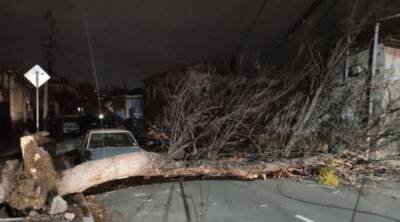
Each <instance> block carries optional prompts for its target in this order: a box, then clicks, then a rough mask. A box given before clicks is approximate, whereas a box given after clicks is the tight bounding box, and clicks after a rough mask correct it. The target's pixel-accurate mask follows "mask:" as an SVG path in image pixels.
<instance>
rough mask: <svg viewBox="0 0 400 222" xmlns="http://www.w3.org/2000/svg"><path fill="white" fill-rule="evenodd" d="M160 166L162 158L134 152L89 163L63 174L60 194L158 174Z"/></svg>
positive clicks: (59, 184) (59, 189)
mask: <svg viewBox="0 0 400 222" xmlns="http://www.w3.org/2000/svg"><path fill="white" fill-rule="evenodd" d="M159 164H160V157H159V156H158V155H156V154H154V153H148V152H134V153H129V154H123V155H118V156H114V157H110V158H106V159H101V160H94V161H88V162H85V163H82V164H79V165H77V166H76V167H74V168H71V169H68V170H65V171H63V172H62V176H61V178H60V180H59V182H58V193H59V194H60V195H66V194H70V193H77V192H82V191H84V190H86V189H87V188H89V187H92V186H95V185H98V184H101V183H104V182H107V181H111V180H117V179H123V178H127V177H130V176H139V175H143V176H145V175H152V174H155V173H156V171H157V169H158V166H159Z"/></svg>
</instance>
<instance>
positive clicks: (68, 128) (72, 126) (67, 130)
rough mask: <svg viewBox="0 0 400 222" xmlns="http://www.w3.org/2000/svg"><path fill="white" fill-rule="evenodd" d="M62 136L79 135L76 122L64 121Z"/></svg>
mask: <svg viewBox="0 0 400 222" xmlns="http://www.w3.org/2000/svg"><path fill="white" fill-rule="evenodd" d="M62 131H63V134H79V133H80V131H81V130H80V127H79V124H78V123H77V122H76V121H66V122H63V123H62Z"/></svg>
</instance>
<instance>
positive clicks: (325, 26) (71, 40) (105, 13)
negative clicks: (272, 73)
mask: <svg viewBox="0 0 400 222" xmlns="http://www.w3.org/2000/svg"><path fill="white" fill-rule="evenodd" d="M264 1H265V2H264ZM348 2H349V1H347V0H338V1H335V0H332V1H318V0H251V1H249V0H229V1H228V0H225V1H223V0H202V1H188V0H168V1H166V0H136V1H127V0H126V1H122V0H115V1H109V0H108V1H106V0H87V1H83V0H82V1H67V0H18V1H16V0H13V1H12V0H0V27H1V31H0V64H1V65H3V66H8V67H12V68H16V69H18V70H20V71H25V70H28V69H29V68H30V67H32V66H33V65H34V64H40V65H41V66H42V67H45V64H46V56H45V42H46V38H47V33H48V29H49V20H47V19H46V17H45V15H46V10H51V11H52V12H53V15H54V29H53V30H54V31H53V48H52V57H51V60H52V63H53V70H54V72H56V73H58V74H59V75H62V76H65V77H67V78H68V79H70V80H71V81H73V82H81V81H89V82H93V75H92V69H91V61H90V53H89V47H88V41H87V38H86V35H85V25H84V22H83V15H84V14H86V17H87V21H88V28H89V29H88V30H89V34H90V40H91V41H92V45H93V53H94V58H95V64H96V68H97V72H98V78H99V83H100V85H101V86H122V85H123V81H124V80H126V81H127V83H128V86H129V87H137V86H140V85H141V80H142V79H144V78H146V77H148V76H150V75H153V74H157V73H159V72H162V71H165V70H168V69H173V68H175V67H179V66H182V65H184V64H188V63H193V62H196V61H201V60H203V59H207V58H210V59H212V58H218V57H229V56H231V55H233V54H235V52H237V49H238V48H239V47H240V46H243V51H244V52H248V53H250V52H256V51H261V52H263V53H264V54H265V55H267V57H268V58H271V62H276V61H277V60H279V62H280V63H282V62H284V61H285V59H289V57H290V56H291V54H294V53H287V52H293V49H295V48H296V47H297V46H298V45H299V42H301V41H303V40H304V38H308V37H311V36H319V37H320V36H326V35H330V34H332V33H331V31H332V29H333V28H332V27H333V25H334V24H338V21H339V20H340V19H341V18H343V17H345V15H346V14H348V8H347V6H348V5H347V4H348ZM361 2H363V1H361ZM366 2H368V1H366ZM263 5H264V7H262V6H263ZM313 7H314V8H315V9H314V10H313V11H312V13H311V14H310V15H311V16H310V17H309V20H308V21H307V23H303V24H301V20H302V18H304V16H306V15H307V14H308V13H310V9H312V8H313ZM258 12H260V14H259V16H258V18H257V15H258ZM274 60H275V61H274Z"/></svg>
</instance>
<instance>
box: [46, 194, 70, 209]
mask: <svg viewBox="0 0 400 222" xmlns="http://www.w3.org/2000/svg"><path fill="white" fill-rule="evenodd" d="M67 209H68V206H67V202H66V201H65V200H64V199H63V198H62V197H61V196H58V195H57V196H56V197H54V198H53V200H52V201H51V205H50V210H49V214H60V213H64V212H65V211H67Z"/></svg>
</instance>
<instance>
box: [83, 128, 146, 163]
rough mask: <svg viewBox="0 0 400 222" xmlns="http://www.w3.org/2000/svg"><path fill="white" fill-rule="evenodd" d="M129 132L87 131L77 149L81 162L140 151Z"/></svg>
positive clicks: (120, 130)
mask: <svg viewBox="0 0 400 222" xmlns="http://www.w3.org/2000/svg"><path fill="white" fill-rule="evenodd" d="M142 150H143V149H142V148H140V147H139V145H138V143H137V141H136V139H135V137H134V136H133V135H132V133H131V132H129V131H128V130H124V129H96V130H89V131H88V132H87V133H86V136H85V137H84V140H83V143H82V146H81V147H80V149H79V153H80V156H81V161H86V160H98V159H103V158H108V157H112V156H115V155H120V154H125V153H131V152H137V151H142Z"/></svg>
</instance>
